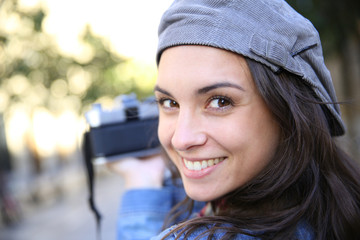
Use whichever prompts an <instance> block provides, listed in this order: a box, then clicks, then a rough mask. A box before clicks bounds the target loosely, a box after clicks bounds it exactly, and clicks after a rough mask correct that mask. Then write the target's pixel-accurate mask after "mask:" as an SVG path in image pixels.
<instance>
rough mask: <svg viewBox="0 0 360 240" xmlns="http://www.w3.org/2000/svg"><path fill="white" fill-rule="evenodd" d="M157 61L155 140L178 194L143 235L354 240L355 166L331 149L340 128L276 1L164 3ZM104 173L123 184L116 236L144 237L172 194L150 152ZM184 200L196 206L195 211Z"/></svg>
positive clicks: (315, 67) (303, 27) (301, 29)
mask: <svg viewBox="0 0 360 240" xmlns="http://www.w3.org/2000/svg"><path fill="white" fill-rule="evenodd" d="M157 61H158V70H159V75H158V81H157V84H156V87H155V96H156V98H157V100H158V103H159V111H160V118H159V119H160V121H159V129H158V133H159V139H160V142H161V144H162V146H163V148H164V150H165V152H166V154H167V155H168V157H169V158H170V160H171V162H172V163H173V164H174V165H175V166H176V169H177V171H178V173H179V174H180V176H181V180H182V182H183V184H184V189H185V192H186V195H187V196H188V198H189V199H188V201H184V202H182V203H180V204H179V205H177V206H176V208H175V210H174V211H172V213H173V215H172V217H171V216H170V218H168V219H169V220H168V221H167V222H165V226H166V227H168V228H166V229H165V230H164V231H163V232H162V233H161V234H160V235H158V236H157V237H154V239H211V238H213V239H357V238H358V237H359V236H360V206H359V205H360V173H359V168H358V166H357V165H356V163H355V162H354V161H353V160H351V159H350V158H349V157H348V156H347V155H346V154H345V153H344V152H343V151H342V150H341V149H340V148H339V147H338V146H337V144H336V140H335V138H334V137H335V136H339V135H342V134H343V133H344V125H343V122H342V120H341V117H340V113H339V107H338V105H337V104H336V97H335V93H334V89H333V85H332V82H331V77H330V74H329V72H328V70H327V68H326V66H325V65H324V62H323V57H322V50H321V43H320V40H319V37H318V33H317V32H316V30H315V29H314V28H313V26H312V24H311V23H310V22H309V21H308V20H306V19H304V18H303V17H302V16H300V15H299V14H298V13H296V12H295V11H294V10H293V9H291V8H290V7H289V6H288V5H287V4H286V3H285V2H284V1H281V0H267V1H254V0H248V1H246V0H242V1H241V0H238V1H215V0H191V1H190V0H182V1H175V2H174V3H173V4H172V5H171V6H170V8H169V10H168V11H167V12H166V13H165V14H164V16H163V18H162V20H161V24H160V27H159V48H158V55H157ZM112 167H113V168H114V169H116V170H117V171H118V172H119V173H120V174H122V175H123V176H124V177H125V182H126V186H127V188H128V189H129V191H128V192H127V193H126V194H125V195H124V198H123V201H122V206H121V209H120V217H119V225H118V229H119V239H127V238H128V239H138V238H139V239H140V238H144V239H147V238H149V236H151V235H152V234H156V231H158V230H159V229H160V226H161V223H162V222H163V221H164V220H165V215H166V212H167V211H168V210H169V208H170V207H171V206H172V205H173V204H174V203H175V202H178V199H175V200H174V199H173V197H172V196H173V195H179V191H180V190H174V188H172V187H169V186H167V185H166V186H164V185H163V184H162V179H163V175H164V168H165V167H164V164H163V162H162V159H161V157H158V156H157V157H152V158H150V159H147V160H138V159H125V160H122V161H120V162H119V163H116V164H115V165H113V166H112ZM193 200H195V201H198V202H206V203H207V204H206V205H205V206H204V207H203V208H202V210H201V211H200V212H199V214H197V215H194V214H191V213H192V212H194V210H197V209H198V208H199V207H200V206H201V203H198V202H197V204H198V205H196V206H195V207H194V206H193V205H191V204H192V203H193ZM186 206H187V207H186ZM184 209H189V216H190V217H189V219H188V220H186V221H183V222H181V223H178V224H177V225H174V226H172V227H169V224H170V225H171V224H172V223H173V220H174V219H175V221H176V220H179V218H178V217H179V216H180V219H183V215H182V213H183V210H184Z"/></svg>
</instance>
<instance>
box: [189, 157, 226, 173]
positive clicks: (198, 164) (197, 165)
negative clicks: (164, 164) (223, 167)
mask: <svg viewBox="0 0 360 240" xmlns="http://www.w3.org/2000/svg"><path fill="white" fill-rule="evenodd" d="M224 159H225V158H214V159H209V160H202V161H188V160H186V159H184V163H185V166H186V168H187V169H189V170H192V171H200V170H202V169H205V168H207V167H211V166H213V165H216V164H218V163H219V162H222V161H223V160H224Z"/></svg>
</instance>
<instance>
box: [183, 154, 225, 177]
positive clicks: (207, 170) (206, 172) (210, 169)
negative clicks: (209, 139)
mask: <svg viewBox="0 0 360 240" xmlns="http://www.w3.org/2000/svg"><path fill="white" fill-rule="evenodd" d="M186 159H187V160H189V161H200V160H201V159H188V158H186ZM225 160H227V158H225V159H224V160H223V161H221V162H219V163H218V164H216V165H213V166H210V167H207V168H205V169H202V170H197V171H195V170H189V169H188V168H186V166H185V162H184V158H183V157H181V162H182V169H183V174H184V175H185V176H186V177H187V178H190V179H201V178H204V177H206V176H208V175H210V174H211V173H212V172H213V171H215V169H216V168H218V167H219V166H221V164H222V163H223V162H224V161H225Z"/></svg>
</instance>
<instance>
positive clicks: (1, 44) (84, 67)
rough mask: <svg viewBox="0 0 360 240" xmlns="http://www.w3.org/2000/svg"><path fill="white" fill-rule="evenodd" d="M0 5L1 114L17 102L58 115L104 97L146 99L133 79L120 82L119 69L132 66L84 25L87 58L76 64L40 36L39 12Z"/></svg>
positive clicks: (41, 16) (11, 1)
mask: <svg viewBox="0 0 360 240" xmlns="http://www.w3.org/2000/svg"><path fill="white" fill-rule="evenodd" d="M0 6H1V9H0V11H1V16H0V22H1V25H0V62H1V65H0V88H1V89H2V91H0V102H1V103H0V112H1V111H2V112H6V111H7V110H8V109H9V108H10V107H11V105H12V104H14V103H18V102H23V103H26V104H27V106H28V107H29V108H30V109H31V108H33V107H38V106H44V107H46V108H48V109H50V110H53V111H61V110H63V107H64V106H66V107H67V108H73V110H76V111H78V112H81V111H82V110H83V109H84V107H86V106H87V105H88V104H90V103H93V102H94V101H96V100H97V99H99V98H100V97H103V96H108V97H110V98H113V97H115V96H117V95H119V94H124V93H129V92H136V93H137V94H138V95H139V96H140V97H144V96H147V95H149V94H151V91H152V89H151V88H148V89H143V88H139V87H138V85H136V84H135V82H134V81H135V80H136V79H131V78H130V79H123V78H122V77H121V75H122V73H121V72H119V71H118V68H119V66H121V65H124V64H125V65H126V66H127V67H133V66H132V65H130V64H128V63H127V62H128V60H127V59H125V58H123V57H120V56H119V55H118V54H116V53H114V52H113V51H111V50H110V47H109V45H108V44H107V43H106V41H105V40H104V39H102V38H100V37H98V36H96V35H94V34H93V32H92V31H91V28H90V27H89V26H87V27H86V29H85V30H84V34H83V38H82V41H83V44H84V45H85V46H86V47H87V52H88V54H87V55H88V57H87V58H85V59H81V60H79V59H76V58H74V57H70V56H66V55H64V54H62V53H61V52H60V50H59V49H58V47H57V45H56V43H55V41H54V39H53V38H52V37H51V36H50V35H48V34H46V33H45V32H43V29H42V23H43V20H44V18H45V17H46V14H45V12H44V11H43V10H42V9H41V8H39V9H36V10H32V11H24V10H21V9H20V8H19V7H18V3H17V0H8V1H3V2H1V5H0ZM150 78H152V79H151V80H153V78H154V76H151V77H150ZM144 80H146V79H144ZM151 80H150V81H151ZM69 103H70V104H69Z"/></svg>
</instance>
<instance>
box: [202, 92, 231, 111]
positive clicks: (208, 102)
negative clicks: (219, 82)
mask: <svg viewBox="0 0 360 240" xmlns="http://www.w3.org/2000/svg"><path fill="white" fill-rule="evenodd" d="M214 100H225V101H226V102H227V103H228V105H226V106H223V107H214V109H216V110H225V109H228V108H229V107H232V106H234V105H235V104H234V101H233V100H232V99H231V98H230V97H227V96H222V95H216V96H212V97H211V98H210V99H209V100H208V101H207V105H206V107H208V106H209V105H210V104H211V102H212V101H214Z"/></svg>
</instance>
